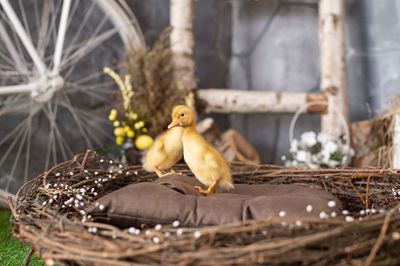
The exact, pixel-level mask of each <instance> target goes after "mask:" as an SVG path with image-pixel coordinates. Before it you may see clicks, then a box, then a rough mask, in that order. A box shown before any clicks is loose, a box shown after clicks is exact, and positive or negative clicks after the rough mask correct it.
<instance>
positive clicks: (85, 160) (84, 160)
mask: <svg viewBox="0 0 400 266" xmlns="http://www.w3.org/2000/svg"><path fill="white" fill-rule="evenodd" d="M90 152H91V150H86V153H85V157H83V161H82V165H81V171H80V173H79V174H82V172H83V170H84V169H85V165H86V162H87V160H88V157H89V154H90Z"/></svg>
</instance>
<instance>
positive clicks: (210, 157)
mask: <svg viewBox="0 0 400 266" xmlns="http://www.w3.org/2000/svg"><path fill="white" fill-rule="evenodd" d="M175 127H178V128H183V136H182V144H183V158H184V160H185V162H186V164H187V165H188V166H189V169H190V170H191V171H192V173H193V174H194V175H195V177H196V178H197V179H198V180H199V181H200V182H201V183H203V184H204V185H206V186H208V189H207V190H204V189H203V188H201V187H199V186H195V188H196V189H197V190H198V191H199V192H200V193H202V194H205V195H208V194H212V193H215V189H216V188H221V189H223V190H229V189H233V188H234V186H233V180H232V176H231V173H230V168H229V166H228V164H227V162H226V161H225V159H224V158H223V157H222V155H221V154H220V153H219V152H218V151H217V150H216V149H215V148H214V147H213V146H211V145H210V144H209V143H208V142H207V141H206V140H205V139H204V138H203V137H202V136H201V135H200V134H199V133H198V132H197V131H196V115H195V113H194V112H193V111H192V110H191V109H190V108H189V107H187V106H185V105H178V106H175V107H174V110H173V113H172V122H171V123H170V124H169V125H168V128H169V129H173V128H175Z"/></svg>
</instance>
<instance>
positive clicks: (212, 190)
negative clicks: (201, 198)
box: [194, 181, 218, 195]
mask: <svg viewBox="0 0 400 266" xmlns="http://www.w3.org/2000/svg"><path fill="white" fill-rule="evenodd" d="M217 184H218V181H214V183H213V184H212V185H211V186H210V187H209V188H208V189H207V190H204V189H203V188H201V187H199V186H195V187H194V188H195V189H197V190H198V191H199V192H200V193H201V194H204V195H208V194H213V193H215V187H216V186H217Z"/></svg>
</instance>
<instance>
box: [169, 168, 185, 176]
mask: <svg viewBox="0 0 400 266" xmlns="http://www.w3.org/2000/svg"><path fill="white" fill-rule="evenodd" d="M168 175H183V174H182V173H177V172H175V171H174V169H172V168H171V171H170V172H169V173H168Z"/></svg>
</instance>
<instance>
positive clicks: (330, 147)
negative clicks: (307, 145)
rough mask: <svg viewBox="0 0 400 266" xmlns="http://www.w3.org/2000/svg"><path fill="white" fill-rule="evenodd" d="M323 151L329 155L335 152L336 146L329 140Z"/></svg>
mask: <svg viewBox="0 0 400 266" xmlns="http://www.w3.org/2000/svg"><path fill="white" fill-rule="evenodd" d="M324 149H325V150H327V151H328V152H329V153H334V152H336V151H337V149H338V145H337V144H336V143H335V142H333V141H332V140H330V141H328V142H327V143H326V144H325V145H324Z"/></svg>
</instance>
